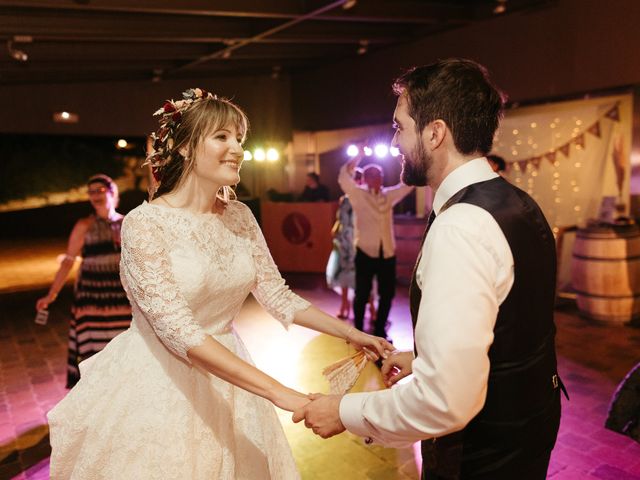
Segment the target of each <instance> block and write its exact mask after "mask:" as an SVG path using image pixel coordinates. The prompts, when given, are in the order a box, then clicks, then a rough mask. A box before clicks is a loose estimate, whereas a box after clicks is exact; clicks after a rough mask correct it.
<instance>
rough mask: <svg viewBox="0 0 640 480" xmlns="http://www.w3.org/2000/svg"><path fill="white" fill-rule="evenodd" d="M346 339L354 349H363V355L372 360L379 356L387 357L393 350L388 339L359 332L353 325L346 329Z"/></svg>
mask: <svg viewBox="0 0 640 480" xmlns="http://www.w3.org/2000/svg"><path fill="white" fill-rule="evenodd" d="M346 340H347V343H350V344H351V345H353V348H355V349H356V350H364V353H365V355H366V356H367V358H368V359H369V360H371V361H372V362H375V361H376V360H378V358H379V357H382V358H387V357H388V356H389V354H390V353H391V352H393V351H394V350H395V347H394V346H393V345H392V344H391V343H389V341H388V340H386V339H384V338H382V337H374V336H373V335H369V334H367V333H364V332H361V331H360V330H357V329H356V328H355V327H351V328H349V330H347V334H346Z"/></svg>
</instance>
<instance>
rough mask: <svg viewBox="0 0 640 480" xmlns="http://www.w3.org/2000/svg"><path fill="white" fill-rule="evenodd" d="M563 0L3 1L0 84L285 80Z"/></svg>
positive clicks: (0, 0) (0, 14) (0, 6)
mask: <svg viewBox="0 0 640 480" xmlns="http://www.w3.org/2000/svg"><path fill="white" fill-rule="evenodd" d="M554 1H555V0H357V1H354V0H337V1H330V0H269V1H261V0H218V1H214V0H185V1H178V0H175V1H171V0H136V1H129V0H75V1H71V0H40V1H30V0H16V1H4V0H0V40H2V42H3V43H4V44H5V45H3V46H0V84H29V83H61V82H64V83H70V82H85V81H96V80H98V81H118V80H145V79H146V80H156V81H158V80H161V79H168V78H181V77H190V78H196V77H205V76H206V77H210V76H212V75H252V74H271V75H274V76H277V75H280V74H281V73H285V72H286V73H290V72H294V71H298V70H300V69H308V68H313V67H315V66H319V65H327V64H330V63H332V62H336V61H339V60H343V59H346V58H349V57H353V58H354V59H355V58H357V57H358V55H366V54H367V53H370V52H372V51H375V50H378V49H382V48H385V47H389V46H391V45H395V44H399V43H402V42H409V41H413V40H417V39H419V38H422V37H425V36H428V35H433V34H435V33H438V32H442V31H444V30H450V29H454V28H460V27H464V26H465V25H469V24H472V23H475V22H481V21H483V20H486V19H488V18H491V17H493V16H495V15H509V14H512V13H515V12H523V11H528V10H532V9H538V8H544V7H546V6H548V5H549V4H550V3H553V2H554ZM496 7H499V8H500V7H504V8H505V11H504V13H496V11H495V10H496ZM24 54H26V56H27V57H28V58H27V59H26V61H23V60H21V58H24V56H25V55H24Z"/></svg>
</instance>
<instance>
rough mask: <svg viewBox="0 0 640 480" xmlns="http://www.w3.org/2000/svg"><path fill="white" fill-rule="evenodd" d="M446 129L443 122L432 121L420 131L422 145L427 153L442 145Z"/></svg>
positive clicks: (446, 132) (438, 120)
mask: <svg viewBox="0 0 640 480" xmlns="http://www.w3.org/2000/svg"><path fill="white" fill-rule="evenodd" d="M448 131H449V129H448V127H447V124H446V123H445V122H444V120H440V119H437V120H434V121H432V122H429V124H428V125H426V126H425V127H424V130H422V143H423V145H424V147H425V148H426V149H427V150H428V151H433V150H436V149H438V148H440V146H441V145H442V142H444V139H445V138H446V137H447V134H448Z"/></svg>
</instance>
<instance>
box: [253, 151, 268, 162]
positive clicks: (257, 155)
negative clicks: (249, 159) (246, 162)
mask: <svg viewBox="0 0 640 480" xmlns="http://www.w3.org/2000/svg"><path fill="white" fill-rule="evenodd" d="M253 158H254V159H255V160H256V162H264V160H265V158H267V155H266V154H265V153H264V150H263V149H262V148H256V149H255V150H254V151H253Z"/></svg>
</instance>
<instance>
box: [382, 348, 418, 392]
mask: <svg viewBox="0 0 640 480" xmlns="http://www.w3.org/2000/svg"><path fill="white" fill-rule="evenodd" d="M412 362H413V352H398V351H395V352H391V355H389V357H388V358H386V359H385V360H384V361H383V362H382V369H381V373H382V379H383V380H384V383H385V385H386V386H387V387H391V386H392V385H395V384H396V383H398V381H399V380H402V379H403V378H404V377H406V376H408V375H411V373H412V372H413V368H412V365H411V364H412Z"/></svg>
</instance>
